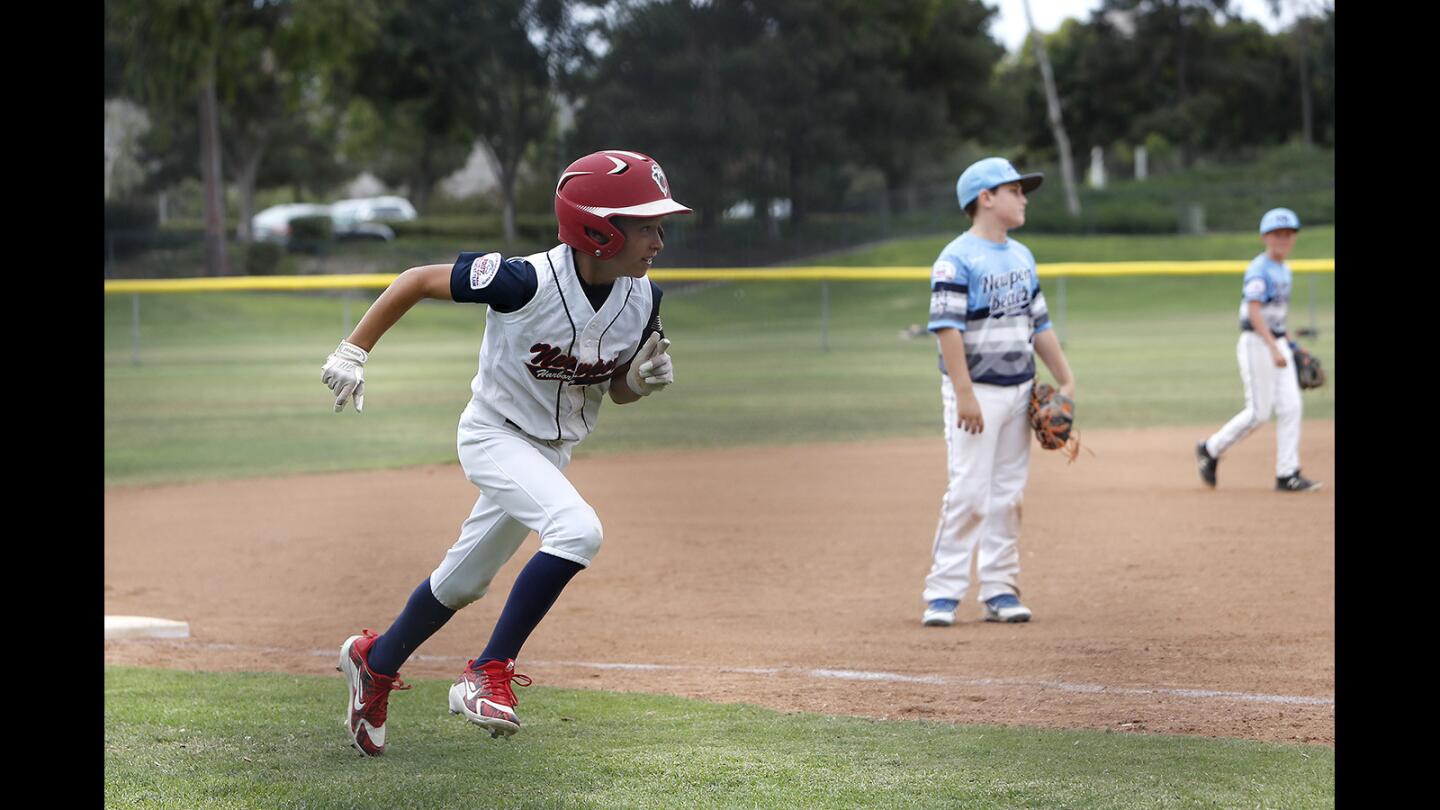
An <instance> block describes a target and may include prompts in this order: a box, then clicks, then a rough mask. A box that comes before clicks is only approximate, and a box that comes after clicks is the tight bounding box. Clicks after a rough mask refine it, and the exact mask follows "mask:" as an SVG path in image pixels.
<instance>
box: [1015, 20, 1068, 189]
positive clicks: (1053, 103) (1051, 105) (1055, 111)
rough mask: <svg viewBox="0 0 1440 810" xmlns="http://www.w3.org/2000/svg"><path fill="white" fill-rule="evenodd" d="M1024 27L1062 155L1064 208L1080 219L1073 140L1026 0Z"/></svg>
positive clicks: (1061, 171)
mask: <svg viewBox="0 0 1440 810" xmlns="http://www.w3.org/2000/svg"><path fill="white" fill-rule="evenodd" d="M1025 23H1026V25H1028V26H1029V28H1030V42H1031V44H1033V45H1034V46H1035V59H1036V61H1038V62H1039V63H1040V78H1041V79H1042V80H1043V81H1044V83H1045V109H1046V111H1047V112H1048V113H1049V118H1050V130H1051V131H1052V132H1054V133H1055V148H1056V149H1057V150H1058V151H1059V152H1060V179H1061V180H1062V181H1063V182H1064V184H1065V208H1066V210H1068V211H1069V212H1070V216H1072V217H1078V216H1080V198H1079V197H1078V196H1076V194H1075V163H1074V161H1073V160H1072V159H1071V157H1070V136H1069V135H1067V134H1066V133H1065V122H1064V120H1063V119H1062V118H1061V115H1060V95H1059V93H1057V92H1056V90H1055V74H1054V72H1053V71H1051V69H1050V59H1049V57H1047V56H1046V54H1045V40H1044V38H1043V37H1041V36H1040V33H1039V32H1038V31H1036V30H1035V18H1034V16H1033V15H1032V14H1031V13H1030V0H1025Z"/></svg>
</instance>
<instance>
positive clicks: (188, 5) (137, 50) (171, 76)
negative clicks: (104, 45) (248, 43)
mask: <svg viewBox="0 0 1440 810" xmlns="http://www.w3.org/2000/svg"><path fill="white" fill-rule="evenodd" d="M245 5H246V4H245V3H240V2H236V1H235V0H194V2H180V0H111V2H110V3H108V4H107V6H106V12H107V13H106V20H105V21H106V24H107V36H106V39H107V42H108V43H111V45H112V47H113V50H111V49H107V60H109V59H114V61H115V62H116V63H120V64H123V65H124V68H123V75H122V76H121V77H120V78H119V80H118V81H115V82H113V85H112V82H110V81H107V91H108V90H110V89H111V87H112V86H113V87H114V88H116V89H119V88H124V89H125V90H126V91H128V92H130V93H132V94H133V95H134V96H136V97H137V98H138V99H139V101H140V102H141V103H142V104H143V105H144V106H145V107H147V108H160V109H162V110H165V111H166V112H167V113H168V112H170V111H174V110H176V109H177V108H179V107H182V106H187V105H191V104H193V105H194V110H195V112H196V114H197V118H198V134H199V141H200V174H201V178H202V181H203V183H204V186H205V273H206V274H207V275H225V274H227V273H228V272H229V265H228V263H227V262H226V258H225V225H224V223H225V198H224V195H223V193H222V189H221V174H220V166H221V161H220V149H221V147H220V110H219V103H218V100H217V96H216V71H217V63H218V61H219V51H220V47H221V42H222V40H223V34H224V32H225V29H226V28H227V26H228V24H229V22H230V18H231V17H232V16H233V15H234V14H235V13H236V12H237V11H241V10H243V8H244V6H245ZM160 117H162V118H163V117H165V116H160Z"/></svg>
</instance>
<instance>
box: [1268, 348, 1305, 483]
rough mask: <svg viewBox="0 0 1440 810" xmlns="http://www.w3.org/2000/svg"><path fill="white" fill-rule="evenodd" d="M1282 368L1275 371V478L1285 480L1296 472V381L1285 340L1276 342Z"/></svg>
mask: <svg viewBox="0 0 1440 810" xmlns="http://www.w3.org/2000/svg"><path fill="white" fill-rule="evenodd" d="M1280 351H1281V353H1282V354H1284V355H1285V368H1277V369H1275V371H1276V372H1277V373H1276V374H1275V477H1276V478H1289V477H1290V476H1292V475H1294V474H1295V473H1296V472H1297V471H1299V469H1300V419H1301V417H1302V415H1303V413H1304V408H1303V406H1302V404H1301V399H1300V378H1299V377H1297V376H1296V374H1295V355H1294V354H1293V353H1292V352H1291V351H1290V342H1289V341H1288V340H1281V341H1280Z"/></svg>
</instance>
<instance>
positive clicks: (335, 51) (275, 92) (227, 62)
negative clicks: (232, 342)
mask: <svg viewBox="0 0 1440 810" xmlns="http://www.w3.org/2000/svg"><path fill="white" fill-rule="evenodd" d="M371 20H373V5H372V3H371V2H370V0H306V1H305V2H303V3H293V4H292V3H268V4H256V5H254V6H253V7H252V8H250V9H249V10H248V11H246V12H245V13H244V14H241V15H237V19H236V24H235V25H234V26H233V27H232V30H231V31H230V33H229V35H228V36H227V37H226V43H225V47H224V48H223V49H222V51H221V55H220V76H221V81H220V88H221V94H220V98H221V109H222V114H221V126H220V129H221V135H222V137H223V139H224V143H225V146H226V152H227V153H228V154H230V155H233V156H234V159H233V160H231V161H228V163H227V168H228V174H229V175H230V177H231V179H232V180H234V181H235V183H236V185H237V186H238V187H239V191H240V206H241V210H240V227H239V236H240V239H241V241H247V242H248V241H249V240H250V219H251V217H252V215H253V214H254V198H255V188H256V184H257V181H258V180H259V179H260V177H261V168H262V166H263V165H264V161H265V160H266V158H267V157H268V156H270V155H272V154H273V152H274V150H277V149H285V148H287V147H289V146H292V145H297V144H310V143H312V142H313V141H314V140H315V139H316V138H317V136H320V134H321V133H322V132H328V134H329V135H330V136H331V138H332V139H333V138H334V136H335V134H336V133H335V132H334V130H333V127H329V126H327V122H328V121H331V120H333V119H334V118H335V117H336V116H338V114H339V112H340V111H341V110H343V102H344V98H345V95H346V90H347V88H346V87H345V84H346V82H347V79H348V77H347V75H346V66H347V65H348V63H349V60H350V57H351V54H352V53H353V52H354V51H355V50H357V49H359V48H361V47H364V45H365V44H367V43H368V42H369V41H370V39H371V38H372V37H373V36H374V34H375V31H374V28H373V23H371V22H370V21H371ZM302 148H303V147H302ZM334 154H335V149H334V142H333V140H332V143H331V145H330V148H328V149H323V150H310V155H309V157H310V158H311V160H312V161H313V160H318V163H316V164H313V165H314V166H315V168H316V169H321V170H322V171H323V167H326V166H335V165H337V163H338V161H337V159H336V158H335V157H334ZM279 165H280V166H283V167H285V168H289V169H291V170H292V171H293V170H297V169H298V170H300V171H301V172H304V173H305V174H307V175H312V176H313V174H314V173H315V172H314V171H313V170H311V169H309V168H308V167H305V166H297V165H296V164H295V163H294V162H291V161H286V162H283V163H280V164H279ZM270 179H272V180H279V179H281V178H275V177H273V173H272V176H271V178H270ZM283 179H284V180H287V181H293V180H294V179H296V178H293V177H287V178H283Z"/></svg>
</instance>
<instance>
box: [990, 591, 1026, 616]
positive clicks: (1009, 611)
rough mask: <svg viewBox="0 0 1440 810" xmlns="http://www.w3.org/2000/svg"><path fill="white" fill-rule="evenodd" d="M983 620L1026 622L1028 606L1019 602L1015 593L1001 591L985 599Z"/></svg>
mask: <svg viewBox="0 0 1440 810" xmlns="http://www.w3.org/2000/svg"><path fill="white" fill-rule="evenodd" d="M985 621H987V622H1028V621H1030V608H1027V607H1025V606H1024V605H1022V604H1020V598H1019V597H1017V596H1016V595H1015V594H1013V593H1002V594H1000V595H999V596H992V597H990V598H989V599H986V600H985Z"/></svg>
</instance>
